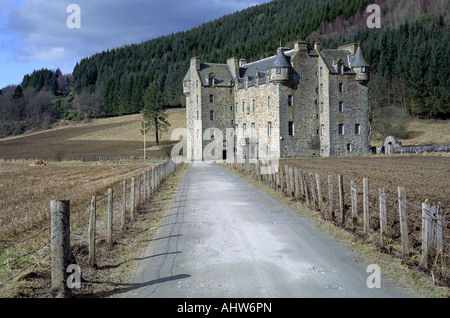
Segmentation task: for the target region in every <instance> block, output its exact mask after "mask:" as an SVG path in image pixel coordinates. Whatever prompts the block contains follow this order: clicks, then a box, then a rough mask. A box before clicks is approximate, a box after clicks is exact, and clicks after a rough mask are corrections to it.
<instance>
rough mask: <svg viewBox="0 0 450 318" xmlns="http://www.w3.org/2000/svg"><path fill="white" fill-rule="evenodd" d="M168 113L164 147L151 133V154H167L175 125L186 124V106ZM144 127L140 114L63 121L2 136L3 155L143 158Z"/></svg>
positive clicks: (148, 138) (148, 140)
mask: <svg viewBox="0 0 450 318" xmlns="http://www.w3.org/2000/svg"><path fill="white" fill-rule="evenodd" d="M168 114H169V118H168V119H169V121H170V123H171V127H170V128H169V130H168V131H167V132H164V133H163V135H162V138H161V146H160V147H156V144H155V137H154V133H152V132H148V133H147V136H146V149H147V156H148V157H152V158H155V157H167V155H166V154H165V152H164V149H163V148H164V146H165V145H170V136H171V133H172V131H173V129H175V128H179V127H186V112H185V109H170V110H169V111H168ZM140 129H141V115H139V114H136V115H128V116H121V117H114V118H108V119H96V120H92V121H91V122H89V123H81V124H73V125H61V126H59V127H56V128H54V129H52V130H47V131H43V132H38V133H33V134H29V135H24V136H18V137H10V138H4V139H0V159H7V160H11V159H42V160H57V159H58V160H59V159H63V160H81V159H83V158H85V159H89V158H93V157H97V158H98V157H99V156H109V157H111V158H125V157H127V158H129V157H131V156H134V157H137V158H139V157H141V158H142V157H143V155H144V152H143V148H144V143H143V140H144V137H143V135H142V134H141V133H140Z"/></svg>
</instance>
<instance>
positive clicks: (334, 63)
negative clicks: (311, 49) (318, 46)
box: [319, 49, 356, 74]
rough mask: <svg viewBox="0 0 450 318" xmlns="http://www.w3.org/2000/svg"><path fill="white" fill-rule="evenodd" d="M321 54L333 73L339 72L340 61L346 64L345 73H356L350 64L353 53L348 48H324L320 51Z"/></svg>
mask: <svg viewBox="0 0 450 318" xmlns="http://www.w3.org/2000/svg"><path fill="white" fill-rule="evenodd" d="M319 54H320V56H321V57H322V59H323V60H324V62H325V64H326V65H327V67H328V70H329V71H330V73H332V74H338V63H339V61H341V62H342V64H343V65H344V74H356V73H355V72H354V71H353V70H352V69H351V66H350V61H349V59H351V55H350V51H348V50H333V49H324V50H321V51H320V53H319Z"/></svg>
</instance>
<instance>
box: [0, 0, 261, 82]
mask: <svg viewBox="0 0 450 318" xmlns="http://www.w3.org/2000/svg"><path fill="white" fill-rule="evenodd" d="M263 2H268V0H248V1H247V0H161V1H156V0H95V1H92V0H58V1H56V0H53V1H49V0H2V4H4V5H6V8H5V9H3V8H2V10H0V19H1V22H0V42H1V41H2V39H7V38H11V37H12V36H14V37H15V38H16V40H15V41H14V45H11V46H6V47H5V46H3V45H2V47H1V48H0V69H1V67H2V66H1V63H2V60H4V58H3V59H2V56H3V57H4V56H6V55H11V54H12V55H14V56H15V61H14V62H15V63H24V64H26V63H30V62H36V63H41V64H42V63H50V64H52V65H55V66H56V67H60V68H61V70H62V71H63V73H70V72H71V71H72V70H73V67H74V65H75V63H76V61H79V60H81V59H82V58H84V57H87V56H90V55H92V54H95V53H97V52H101V51H104V50H107V49H112V48H116V47H120V46H123V45H126V44H133V43H140V42H142V41H146V40H150V39H152V38H155V37H159V36H161V35H168V34H171V33H176V32H178V31H184V30H188V29H191V28H193V27H196V26H199V25H201V24H202V23H205V22H208V21H211V20H214V19H217V18H219V17H221V16H223V15H225V14H229V13H232V12H236V11H239V10H242V9H244V8H246V7H249V6H252V5H255V4H259V3H263ZM71 3H75V4H77V5H79V6H80V8H81V28H80V29H70V28H68V27H67V25H66V21H67V18H68V16H69V15H70V13H67V12H66V9H67V7H68V6H69V5H70V4H71ZM2 7H3V6H2ZM11 44H13V43H11ZM5 50H7V52H5ZM2 51H3V53H2ZM23 75H24V74H22V76H23ZM0 84H1V83H0Z"/></svg>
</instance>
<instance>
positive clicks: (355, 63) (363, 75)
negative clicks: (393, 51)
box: [351, 46, 370, 83]
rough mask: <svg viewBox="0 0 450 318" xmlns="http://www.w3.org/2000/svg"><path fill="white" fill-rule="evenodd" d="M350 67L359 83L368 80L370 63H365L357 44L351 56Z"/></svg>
mask: <svg viewBox="0 0 450 318" xmlns="http://www.w3.org/2000/svg"><path fill="white" fill-rule="evenodd" d="M351 67H352V68H353V70H354V71H355V73H356V78H355V80H356V81H358V82H360V83H367V82H368V81H369V80H370V64H369V63H367V61H366V59H365V58H364V56H363V54H362V52H361V47H359V46H358V49H357V50H356V53H355V55H354V56H353V58H352V61H351Z"/></svg>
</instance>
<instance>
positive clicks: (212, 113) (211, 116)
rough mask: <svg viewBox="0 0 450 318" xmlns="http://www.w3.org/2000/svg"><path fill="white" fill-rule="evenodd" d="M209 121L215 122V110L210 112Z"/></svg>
mask: <svg viewBox="0 0 450 318" xmlns="http://www.w3.org/2000/svg"><path fill="white" fill-rule="evenodd" d="M209 120H211V121H212V120H214V111H213V110H210V111H209Z"/></svg>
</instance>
